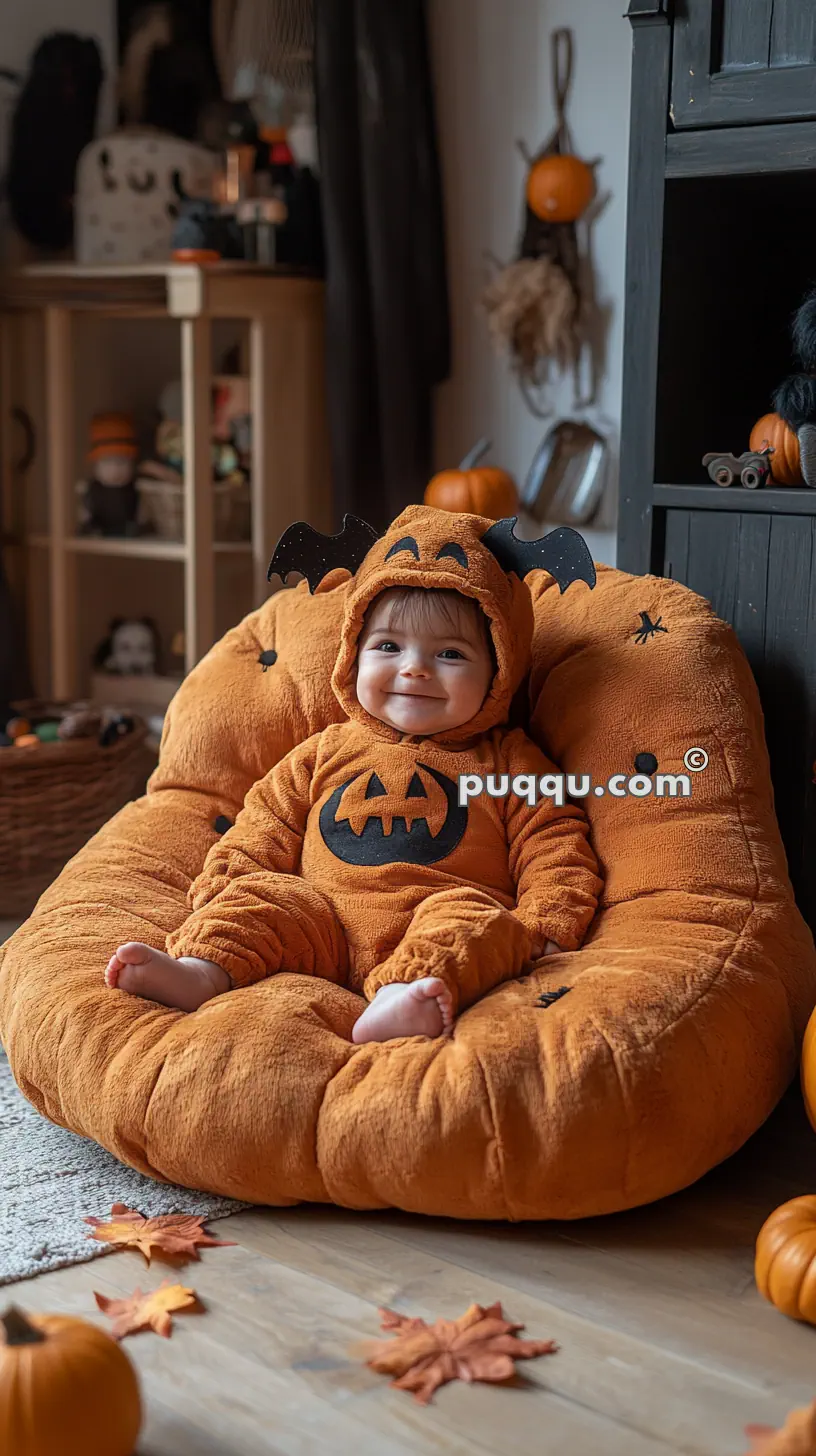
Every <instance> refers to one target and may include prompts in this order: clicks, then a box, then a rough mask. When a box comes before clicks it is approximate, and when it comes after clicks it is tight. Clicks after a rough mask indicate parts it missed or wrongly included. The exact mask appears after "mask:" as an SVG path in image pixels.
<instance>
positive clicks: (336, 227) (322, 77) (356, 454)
mask: <svg viewBox="0 0 816 1456" xmlns="http://www.w3.org/2000/svg"><path fill="white" fill-rule="evenodd" d="M315 26H316V41H315V86H316V93H317V123H318V138H319V147H320V169H321V191H322V205H323V224H324V232H325V242H326V266H327V278H326V308H327V318H326V323H327V340H326V346H327V367H328V395H329V421H330V434H331V453H332V474H333V483H334V500H335V512H336V522H335V524H336V526H339V524H340V520H341V518H342V515H343V512H344V511H353V512H355V514H357V515H360V516H363V517H364V519H366V520H368V521H370V522H371V524H372V525H374V526H376V527H378V529H384V528H385V527H386V526H387V525H388V524H389V522H390V521H391V520H392V519H393V517H394V516H396V515H398V514H399V512H400V511H401V510H402V509H403V507H404V506H405V505H407V504H408V503H409V502H410V501H417V500H421V499H422V492H423V490H424V488H425V486H426V484H427V481H428V476H429V473H430V470H431V434H432V390H433V386H434V385H435V384H437V383H439V381H440V380H442V379H444V378H445V377H446V376H447V374H448V370H449V367H450V353H449V349H450V344H449V320H448V296H447V284H446V274H445V253H444V229H443V219H442V198H441V185H440V177H439V164H438V157H437V149H436V129H435V121H434V109H433V97H432V90H431V76H430V65H429V60H428V44H427V32H426V21H425V11H424V5H423V3H422V0H315Z"/></svg>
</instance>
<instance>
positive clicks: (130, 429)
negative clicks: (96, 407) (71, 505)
mask: <svg viewBox="0 0 816 1456" xmlns="http://www.w3.org/2000/svg"><path fill="white" fill-rule="evenodd" d="M138 454H139V447H138V445H137V442H136V430H135V428H134V424H133V420H132V418H131V416H130V415H127V414H120V413H112V412H109V413H105V414H96V415H94V416H93V419H92V420H91V424H90V429H89V432H88V465H89V467H90V475H89V478H88V480H87V481H86V482H85V486H84V491H83V503H84V507H85V519H84V521H83V522H82V524H81V525H80V534H81V535H83V536H139V535H141V534H142V531H141V527H140V526H139V523H138V514H139V491H138V487H137V485H136V480H135V476H136V460H137V458H138Z"/></svg>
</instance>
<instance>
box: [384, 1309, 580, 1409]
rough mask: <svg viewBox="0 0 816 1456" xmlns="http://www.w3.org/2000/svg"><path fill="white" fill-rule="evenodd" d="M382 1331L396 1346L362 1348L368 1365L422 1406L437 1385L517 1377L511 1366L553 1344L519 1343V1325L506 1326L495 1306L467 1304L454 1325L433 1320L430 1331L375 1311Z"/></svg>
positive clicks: (421, 1322) (412, 1321) (389, 1313)
mask: <svg viewBox="0 0 816 1456" xmlns="http://www.w3.org/2000/svg"><path fill="white" fill-rule="evenodd" d="M379 1314H380V1319H381V1321H382V1329H384V1330H393V1332H394V1333H395V1335H396V1339H395V1340H375V1341H372V1342H371V1343H370V1344H369V1345H368V1346H367V1348H366V1351H365V1353H366V1354H367V1356H368V1358H367V1360H366V1363H367V1365H368V1366H369V1367H370V1369H372V1370H376V1372H377V1373H378V1374H379V1375H392V1376H394V1379H393V1380H392V1381H391V1384H392V1385H394V1386H396V1388H397V1389H398V1390H410V1391H413V1393H414V1398H415V1399H416V1400H418V1401H419V1403H420V1405H427V1404H428V1402H429V1401H430V1400H431V1397H432V1396H433V1393H434V1391H435V1390H438V1389H439V1387H440V1385H447V1384H448V1382H449V1381H451V1380H464V1381H466V1382H467V1383H468V1384H469V1383H470V1382H471V1381H473V1380H485V1381H491V1382H493V1381H501V1380H509V1379H510V1378H511V1377H512V1376H513V1375H515V1373H516V1367H515V1361H516V1360H532V1359H534V1358H535V1357H536V1356H538V1355H552V1354H554V1353H555V1351H556V1350H557V1349H558V1346H557V1345H556V1343H555V1341H554V1340H519V1339H518V1338H517V1332H518V1331H519V1330H523V1329H524V1326H523V1325H516V1324H511V1323H510V1321H509V1320H506V1319H505V1317H504V1312H503V1310H502V1307H501V1305H500V1304H491V1305H490V1306H489V1307H488V1308H487V1309H484V1308H483V1307H482V1306H481V1305H480V1304H472V1305H471V1306H470V1308H469V1309H467V1310H466V1311H465V1313H464V1314H463V1315H460V1317H459V1319H456V1320H446V1319H438V1320H436V1322H435V1323H434V1324H432V1325H429V1324H426V1323H425V1320H422V1319H410V1318H408V1317H406V1316H405V1315H401V1314H395V1313H394V1311H393V1310H390V1309H381V1310H380V1311H379Z"/></svg>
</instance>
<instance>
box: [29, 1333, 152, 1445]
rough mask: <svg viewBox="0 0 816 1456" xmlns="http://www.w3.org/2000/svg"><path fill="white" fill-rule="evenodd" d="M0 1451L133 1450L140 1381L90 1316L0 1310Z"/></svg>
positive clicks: (138, 1422) (138, 1417)
mask: <svg viewBox="0 0 816 1456" xmlns="http://www.w3.org/2000/svg"><path fill="white" fill-rule="evenodd" d="M0 1333H2V1336H3V1339H2V1343H0V1451H3V1452H8V1453H9V1456H11V1453H12V1452H13V1453H14V1456H56V1452H59V1453H60V1456H132V1453H133V1451H134V1448H135V1446H136V1440H137V1438H138V1435H139V1428H140V1426H141V1423H142V1405H141V1399H140V1396H139V1383H138V1381H137V1379H136V1372H135V1371H134V1369H133V1366H132V1365H131V1363H130V1361H129V1359H128V1357H127V1355H126V1354H125V1352H124V1351H123V1350H122V1349H120V1347H119V1346H118V1345H117V1343H116V1341H115V1340H112V1339H111V1338H110V1335H106V1334H105V1333H104V1331H103V1330H99V1329H97V1328H96V1326H95V1325H92V1324H89V1323H88V1322H87V1321H86V1320H81V1319H72V1318H69V1317H68V1316H66V1315H57V1314H32V1315H26V1314H23V1313H22V1311H21V1310H19V1309H17V1308H15V1306H14V1305H11V1306H10V1307H9V1308H8V1309H7V1310H6V1312H5V1314H3V1315H0Z"/></svg>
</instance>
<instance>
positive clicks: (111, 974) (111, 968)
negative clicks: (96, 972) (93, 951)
mask: <svg viewBox="0 0 816 1456" xmlns="http://www.w3.org/2000/svg"><path fill="white" fill-rule="evenodd" d="M120 970H121V964H120V962H119V961H118V960H117V958H116V956H111V958H110V960H109V961H108V964H107V965H106V967H105V985H106V986H109V987H110V988H111V990H115V988H116V987H117V986H118V984H119V972H120Z"/></svg>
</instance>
